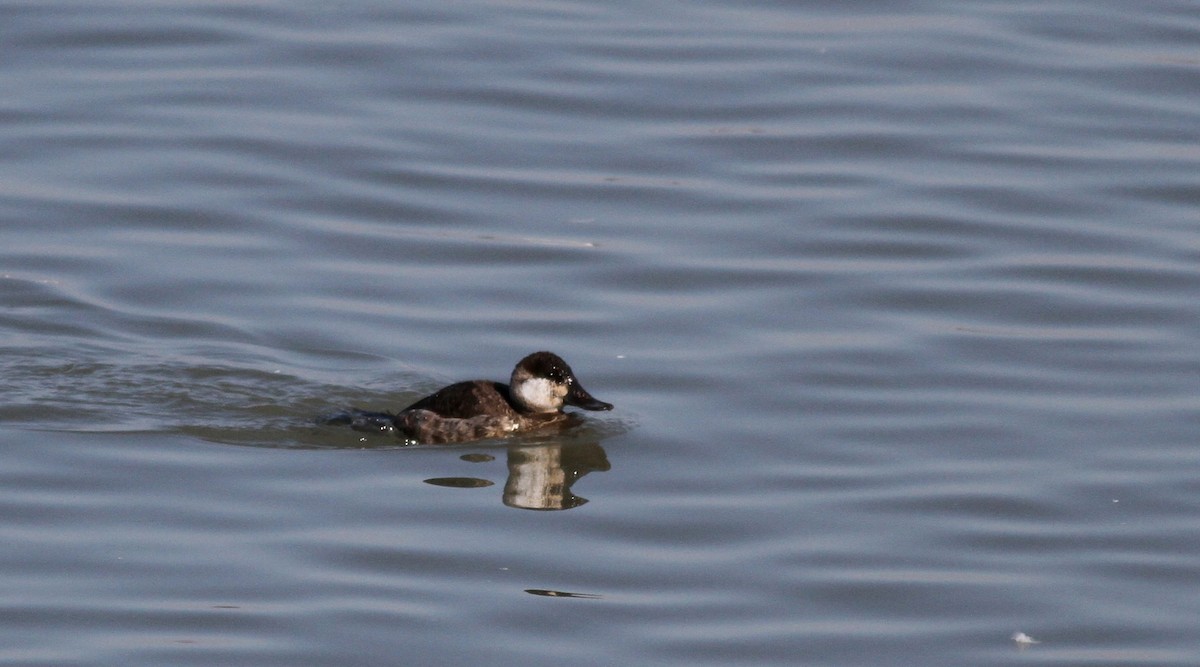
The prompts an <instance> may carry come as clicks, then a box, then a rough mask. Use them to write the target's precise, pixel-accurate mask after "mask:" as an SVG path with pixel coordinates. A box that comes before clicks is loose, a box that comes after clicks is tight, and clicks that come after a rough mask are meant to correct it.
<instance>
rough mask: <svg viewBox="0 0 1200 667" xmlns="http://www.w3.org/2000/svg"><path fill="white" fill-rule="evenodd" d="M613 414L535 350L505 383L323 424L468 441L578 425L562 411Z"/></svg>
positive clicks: (467, 387)
mask: <svg viewBox="0 0 1200 667" xmlns="http://www.w3.org/2000/svg"><path fill="white" fill-rule="evenodd" d="M567 405H573V406H575V407H577V408H583V409H584V410H612V408H613V406H612V404H611V403H605V402H604V401H601V400H598V399H596V398H594V397H592V395H591V394H589V393H588V392H587V390H586V389H584V388H583V385H582V384H580V383H579V379H578V378H576V377H575V373H574V371H572V370H571V367H570V366H568V365H567V362H565V361H563V360H562V358H561V357H559V356H558V355H557V354H554V353H553V352H534V353H533V354H531V355H529V356H527V357H525V358H524V359H522V360H521V361H519V362H517V366H516V368H513V372H512V378H511V379H510V380H509V383H508V384H502V383H500V382H491V381H490V380H469V381H467V382H457V383H455V384H452V385H450V386H448V387H444V388H442V389H440V390H438V391H437V392H434V393H433V394H430V395H429V396H426V397H425V398H422V399H421V400H419V401H417V402H416V403H413V404H412V405H410V406H408V407H407V408H404V409H403V410H401V411H400V412H399V413H398V414H394V415H393V414H390V413H386V412H364V411H360V410H355V411H353V412H351V413H349V414H345V415H338V416H337V417H333V418H331V419H328V420H326V423H332V424H349V425H350V426H351V427H352V428H354V429H355V430H359V431H371V432H394V433H396V434H397V435H402V436H404V437H407V438H410V439H412V440H415V441H417V442H420V443H426V444H429V443H451V442H469V441H471V440H480V439H483V438H499V437H503V436H507V435H513V434H515V433H522V432H534V431H544V430H554V429H562V428H566V427H568V426H571V425H573V424H575V423H578V422H579V417H577V416H575V415H572V414H569V413H565V412H563V407H564V406H567Z"/></svg>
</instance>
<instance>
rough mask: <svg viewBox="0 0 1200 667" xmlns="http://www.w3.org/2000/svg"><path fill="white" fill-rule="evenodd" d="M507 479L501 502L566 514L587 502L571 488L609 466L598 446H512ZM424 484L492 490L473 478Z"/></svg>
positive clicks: (475, 459) (479, 457)
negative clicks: (580, 479) (587, 476)
mask: <svg viewBox="0 0 1200 667" xmlns="http://www.w3.org/2000/svg"><path fill="white" fill-rule="evenodd" d="M507 456H508V460H507V463H508V479H507V481H505V483H504V494H503V496H502V502H503V503H504V504H505V505H507V506H509V507H515V508H517V509H526V510H543V511H553V510H569V509H571V508H573V507H579V506H580V505H582V504H584V503H586V502H587V498H582V497H580V496H577V495H575V494H574V493H572V491H571V486H572V485H573V484H575V482H577V481H579V478H581V477H583V476H584V475H586V474H588V473H589V472H593V471H601V472H603V471H607V470H609V469H610V468H611V467H612V466H611V465H610V464H609V462H608V455H607V454H606V453H605V452H604V448H603V447H601V446H600V445H599V443H586V444H580V445H555V444H545V445H512V446H510V447H509V448H508V452H507ZM461 458H462V459H463V460H464V461H469V462H472V463H482V462H486V461H491V460H493V458H494V457H492V456H491V455H488V454H466V455H464V456H462V457H461ZM425 482H426V483H427V484H433V485H435V486H445V487H452V488H480V487H485V486H492V482H490V481H488V480H486V479H478V478H474V477H436V478H433V479H427V480H425Z"/></svg>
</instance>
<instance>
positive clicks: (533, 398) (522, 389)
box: [516, 378, 562, 412]
mask: <svg viewBox="0 0 1200 667" xmlns="http://www.w3.org/2000/svg"><path fill="white" fill-rule="evenodd" d="M516 393H517V397H518V399H519V400H520V401H521V402H522V403H524V404H525V405H526V406H528V407H529V409H531V410H534V411H536V412H557V411H558V409H559V408H560V407H562V399H561V397H560V396H559V395H558V392H557V391H555V384H554V383H553V382H551V381H550V380H547V379H546V378H533V379H530V380H526V381H524V382H522V383H520V384H519V385H517V388H516Z"/></svg>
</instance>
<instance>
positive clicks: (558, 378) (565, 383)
mask: <svg viewBox="0 0 1200 667" xmlns="http://www.w3.org/2000/svg"><path fill="white" fill-rule="evenodd" d="M508 387H509V393H510V394H511V396H512V399H513V402H514V403H516V404H517V407H519V408H520V409H521V410H523V411H524V412H536V413H548V412H562V409H563V406H566V405H573V406H575V407H577V408H583V409H584V410H612V408H613V406H612V404H611V403H605V402H604V401H601V400H599V399H597V398H595V397H593V396H592V395H591V394H589V393H588V392H587V390H586V389H584V388H583V385H582V384H580V383H579V378H577V377H575V372H574V371H572V370H571V367H570V366H568V365H567V362H565V361H563V360H562V357H560V356H558V355H557V354H554V353H553V352H534V353H533V354H531V355H529V356H527V357H525V358H524V359H522V360H521V361H519V362H517V366H516V368H514V369H513V372H512V379H511V380H510V382H509V385H508Z"/></svg>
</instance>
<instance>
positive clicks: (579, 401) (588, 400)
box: [565, 380, 613, 410]
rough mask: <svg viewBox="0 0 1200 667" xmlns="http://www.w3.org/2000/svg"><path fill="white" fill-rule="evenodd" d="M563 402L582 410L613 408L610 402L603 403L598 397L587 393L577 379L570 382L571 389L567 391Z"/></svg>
mask: <svg viewBox="0 0 1200 667" xmlns="http://www.w3.org/2000/svg"><path fill="white" fill-rule="evenodd" d="M565 402H566V404H567V405H574V406H575V407H577V408H583V409H584V410H612V409H613V406H612V403H605V402H604V401H601V400H600V399H598V398H595V397H593V396H592V395H591V394H589V393H587V390H586V389H584V388H583V385H581V384H579V381H578V380H576V381H575V382H572V383H571V389H570V391H568V392H567V396H566V399H565Z"/></svg>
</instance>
